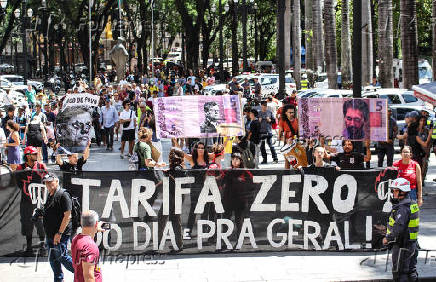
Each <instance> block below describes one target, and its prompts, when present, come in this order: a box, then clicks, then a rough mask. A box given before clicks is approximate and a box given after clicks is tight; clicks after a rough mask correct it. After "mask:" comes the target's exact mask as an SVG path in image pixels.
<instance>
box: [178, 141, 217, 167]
mask: <svg viewBox="0 0 436 282" xmlns="http://www.w3.org/2000/svg"><path fill="white" fill-rule="evenodd" d="M213 157H214V154H213V153H208V152H207V151H206V146H205V145H204V143H203V142H201V141H199V142H197V143H195V145H194V147H193V148H192V155H190V154H186V153H185V159H186V160H187V161H189V163H190V164H191V167H192V169H206V168H208V167H209V159H212V158H213Z"/></svg>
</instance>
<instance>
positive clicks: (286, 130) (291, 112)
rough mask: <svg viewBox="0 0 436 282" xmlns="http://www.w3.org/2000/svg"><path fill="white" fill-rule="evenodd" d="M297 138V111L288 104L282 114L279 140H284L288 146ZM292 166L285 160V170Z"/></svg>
mask: <svg viewBox="0 0 436 282" xmlns="http://www.w3.org/2000/svg"><path fill="white" fill-rule="evenodd" d="M282 137H283V139H282ZM296 137H298V119H297V118H296V109H295V106H294V105H290V104H287V105H285V106H284V107H283V109H282V113H281V114H280V121H279V139H280V140H283V142H284V144H288V143H289V142H290V141H292V140H293V139H294V138H296ZM290 166H291V165H290V163H289V161H288V160H287V159H286V158H285V169H289V168H290Z"/></svg>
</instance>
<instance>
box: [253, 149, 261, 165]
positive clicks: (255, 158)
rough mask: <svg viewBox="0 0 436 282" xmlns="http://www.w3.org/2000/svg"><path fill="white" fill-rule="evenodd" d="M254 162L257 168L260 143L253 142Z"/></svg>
mask: <svg viewBox="0 0 436 282" xmlns="http://www.w3.org/2000/svg"><path fill="white" fill-rule="evenodd" d="M254 148H255V149H254V162H255V163H256V166H255V168H259V155H260V144H256V143H255V144H254Z"/></svg>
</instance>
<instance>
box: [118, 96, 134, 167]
mask: <svg viewBox="0 0 436 282" xmlns="http://www.w3.org/2000/svg"><path fill="white" fill-rule="evenodd" d="M123 108H124V111H122V112H121V114H120V125H122V127H123V134H122V135H121V153H120V158H122V159H124V155H123V154H124V146H125V144H126V141H128V142H129V153H128V154H127V157H129V158H130V156H131V155H132V154H133V145H134V144H135V128H136V114H135V113H134V112H133V111H132V110H131V109H130V101H129V100H125V101H123Z"/></svg>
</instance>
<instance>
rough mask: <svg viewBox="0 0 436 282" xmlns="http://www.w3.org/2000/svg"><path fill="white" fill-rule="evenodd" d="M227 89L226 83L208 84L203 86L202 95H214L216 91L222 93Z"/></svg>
mask: <svg viewBox="0 0 436 282" xmlns="http://www.w3.org/2000/svg"><path fill="white" fill-rule="evenodd" d="M226 89H227V84H215V85H209V86H206V87H204V88H203V94H204V95H216V93H217V92H218V91H221V92H222V93H223V94H224V91H225V90H226Z"/></svg>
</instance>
